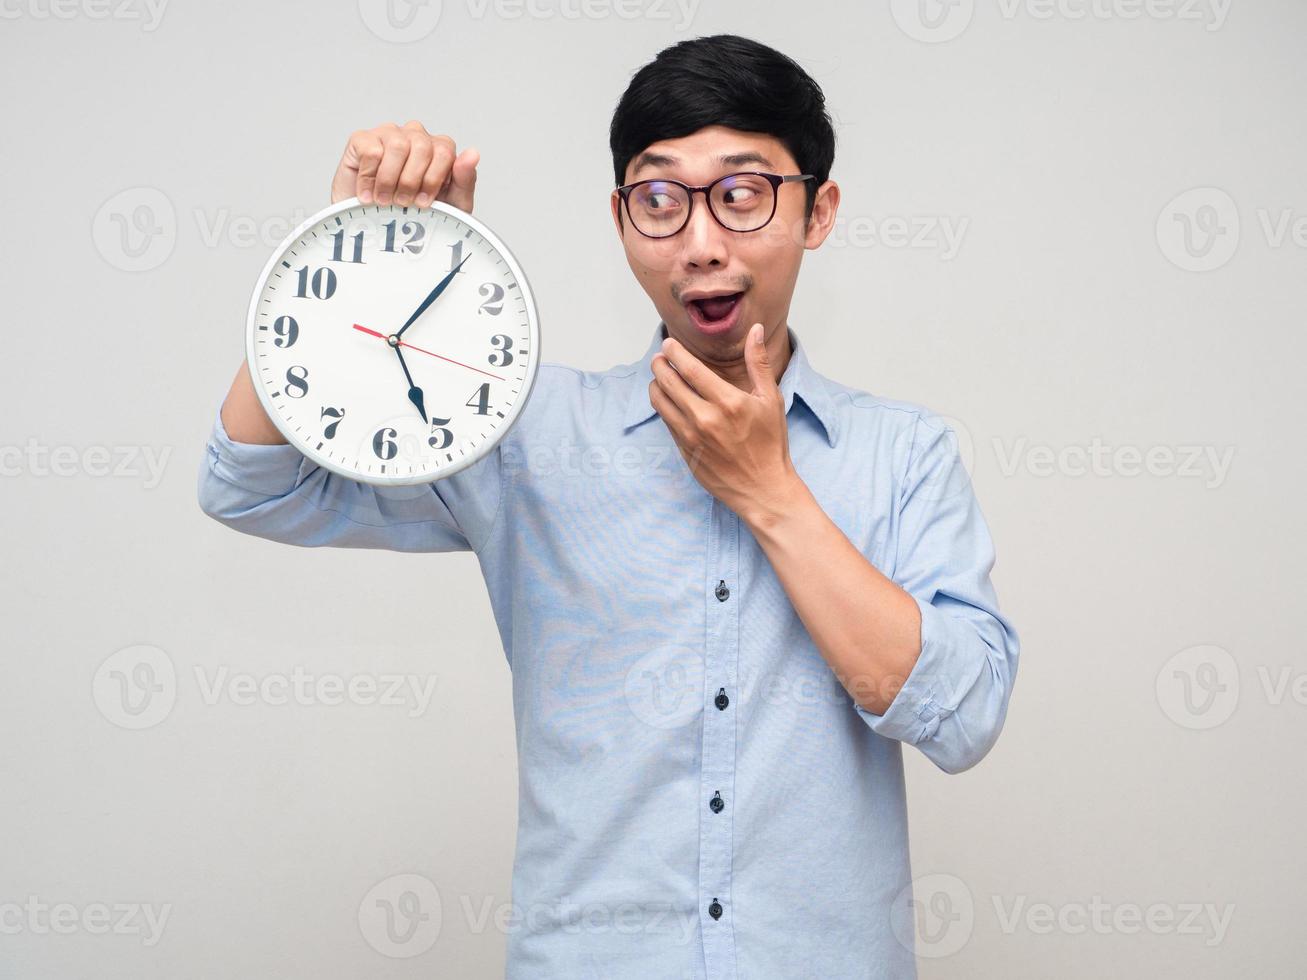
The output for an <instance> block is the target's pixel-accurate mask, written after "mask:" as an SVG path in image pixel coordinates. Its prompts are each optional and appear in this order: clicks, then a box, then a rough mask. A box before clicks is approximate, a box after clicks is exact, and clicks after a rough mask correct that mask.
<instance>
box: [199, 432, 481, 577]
mask: <svg viewBox="0 0 1307 980" xmlns="http://www.w3.org/2000/svg"><path fill="white" fill-rule="evenodd" d="M501 447H502V440H501V442H500V443H497V444H496V446H495V448H494V449H493V450H492V451H491V452H490V453H488V454H487V455H486V456H485V457H484V458H482V459H480V460H478V461H477V462H476V463H474V464H472V465H471V466H469V467H466V468H465V469H462V470H460V471H458V472H457V473H454V474H452V475H451V476H448V477H445V478H443V479H441V480H438V481H435V482H433V483H424V484H418V485H416V486H407V487H378V486H373V485H371V484H367V483H361V482H359V481H357V480H351V479H348V478H346V477H342V476H340V475H339V474H336V473H332V472H331V471H330V470H327V469H324V468H323V467H321V466H319V465H318V464H316V463H314V462H313V461H312V460H310V459H309V458H308V457H307V456H305V455H303V454H302V453H301V452H300V451H299V450H298V449H297V448H296V447H295V446H293V445H289V444H281V445H274V446H266V445H255V444H253V443H242V442H236V441H234V440H233V439H232V438H231V437H230V436H229V435H228V433H227V430H226V428H225V427H224V426H223V424H222V412H221V410H219V411H218V412H215V414H214V420H213V427H212V430H211V432H210V434H209V438H208V441H207V444H206V447H205V454H204V459H203V461H202V462H201V465H200V470H199V479H198V487H197V492H198V497H199V504H200V509H201V510H203V512H204V513H205V514H207V515H208V516H210V517H212V518H213V519H214V520H216V521H219V522H220V523H222V524H225V525H226V526H228V527H230V528H233V529H234V530H237V531H240V532H242V533H244V534H251V535H255V536H257V537H261V538H267V539H269V540H272V541H279V542H282V543H284V544H292V545H298V546H301V547H309V548H314V547H338V548H378V549H387V550H391V551H407V552H423V551H478V550H479V549H480V547H481V546H482V545H483V544H484V543H485V540H486V539H487V538H488V537H489V536H490V534H491V533H492V531H493V529H494V525H495V521H496V518H497V516H498V512H499V504H500V501H501V493H502V470H503V467H502V454H501Z"/></svg>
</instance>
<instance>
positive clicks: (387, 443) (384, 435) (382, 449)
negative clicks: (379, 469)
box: [372, 428, 399, 460]
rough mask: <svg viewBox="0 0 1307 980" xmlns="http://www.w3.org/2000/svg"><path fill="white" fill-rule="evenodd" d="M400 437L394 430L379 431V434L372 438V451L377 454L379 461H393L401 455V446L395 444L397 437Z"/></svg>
mask: <svg viewBox="0 0 1307 980" xmlns="http://www.w3.org/2000/svg"><path fill="white" fill-rule="evenodd" d="M397 435H399V433H397V432H396V431H395V430H394V429H390V428H385V429H378V430H377V434H376V435H375V436H373V437H372V451H373V452H374V453H376V454H377V459H382V460H391V459H394V458H395V456H396V455H397V454H398V453H399V444H398V443H397V442H395V437H396V436H397Z"/></svg>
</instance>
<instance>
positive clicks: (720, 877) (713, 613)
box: [699, 497, 740, 980]
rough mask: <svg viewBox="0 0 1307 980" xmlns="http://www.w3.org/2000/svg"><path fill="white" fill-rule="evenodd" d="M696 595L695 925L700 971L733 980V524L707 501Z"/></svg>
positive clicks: (736, 539)
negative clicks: (701, 624)
mask: <svg viewBox="0 0 1307 980" xmlns="http://www.w3.org/2000/svg"><path fill="white" fill-rule="evenodd" d="M712 500H713V503H712V512H711V517H710V522H709V523H710V527H709V535H708V541H709V547H708V561H707V568H706V576H705V580H704V586H705V588H704V596H705V602H706V603H707V620H706V621H707V630H706V636H705V640H706V642H705V647H704V710H703V751H702V765H701V779H700V784H699V805H700V807H701V808H702V809H701V810H700V819H699V921H700V925H701V928H702V933H703V955H704V965H705V968H706V970H707V975H708V977H710V978H712V980H733V978H734V977H735V929H734V925H733V923H734V908H733V905H732V902H731V854H732V851H733V847H732V826H733V823H734V821H733V819H732V816H731V815H732V813H733V812H734V808H735V792H734V790H735V713H736V711H737V710H738V705H737V703H736V678H737V675H738V668H739V636H740V617H739V605H740V587H739V562H740V546H739V545H740V535H739V517H738V516H737V515H736V514H735V512H734V511H732V510H730V508H728V507H727V506H726V505H725V504H723V503H722V502H721V501H720V500H718V499H717V498H716V497H714V498H712Z"/></svg>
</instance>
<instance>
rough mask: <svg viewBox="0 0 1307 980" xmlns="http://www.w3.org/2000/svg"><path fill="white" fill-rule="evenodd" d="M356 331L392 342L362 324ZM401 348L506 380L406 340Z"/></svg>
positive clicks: (401, 343)
mask: <svg viewBox="0 0 1307 980" xmlns="http://www.w3.org/2000/svg"><path fill="white" fill-rule="evenodd" d="M354 329H355V330H362V331H363V332H364V333H366V334H371V335H372V336H374V337H380V338H381V339H382V340H386V341H388V340H390V338H389V337H387V336H386V335H385V334H384V333H377V331H375V330H371V329H369V328H367V327H365V326H363V325H362V324H358V323H356V324H354ZM399 346H400V347H407V348H408V349H409V350H415V351H417V352H418V353H420V354H430V355H431V356H432V357H438V358H440V359H441V360H442V361H448V362H449V363H450V364H457V365H458V366H459V367H465V368H467V369H468V370H469V371H478V372H480V373H481V374H484V375H487V376H489V377H491V378H494V379H495V380H496V381H503V380H504V379H503V378H502V377H500V376H499V375H498V374H491V373H490V372H489V371H482V370H481V369H480V368H479V367H473V366H472V365H471V364H464V363H463V362H462V361H456V360H454V359H453V358H452V357H446V356H445V355H444V354H436V353H434V352H433V351H429V350H423V349H422V348H421V347H418V346H416V345H414V344H410V343H408V342H407V341H405V340H401V341H400V342H399Z"/></svg>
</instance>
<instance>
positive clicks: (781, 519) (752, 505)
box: [740, 469, 815, 534]
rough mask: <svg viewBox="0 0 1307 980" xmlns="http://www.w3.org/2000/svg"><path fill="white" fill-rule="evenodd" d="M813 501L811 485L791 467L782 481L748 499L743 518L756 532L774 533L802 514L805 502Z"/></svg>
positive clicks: (741, 513) (741, 516)
mask: <svg viewBox="0 0 1307 980" xmlns="http://www.w3.org/2000/svg"><path fill="white" fill-rule="evenodd" d="M813 500H815V498H814V497H813V496H812V492H811V491H810V490H809V489H808V485H807V484H806V483H804V482H803V479H802V478H801V477H800V476H799V474H798V473H797V472H796V471H794V470H793V469H791V470H790V471H789V473H788V474H787V476H786V477H785V478H784V479H783V480H782V481H781V482H780V483H779V484H777V485H776V486H774V487H771V488H768V490H767V492H764V493H760V494H758V495H756V496H755V497H754V498H753V499H751V500H750V501H748V503H747V505H746V506H745V508H744V509H743V510H741V511H740V518H741V520H743V521H744V523H745V524H746V525H748V527H749V529H750V530H752V531H753V532H754V533H755V534H763V533H770V532H774V531H776V530H777V529H779V528H780V527H782V526H783V525H784V524H785V522H786V521H787V520H788V519H791V518H794V517H797V516H799V515H800V514H801V513H802V512H803V507H804V505H805V504H807V503H809V502H811V501H813Z"/></svg>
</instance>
